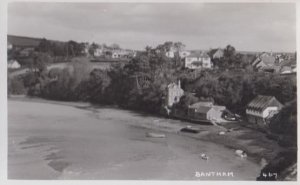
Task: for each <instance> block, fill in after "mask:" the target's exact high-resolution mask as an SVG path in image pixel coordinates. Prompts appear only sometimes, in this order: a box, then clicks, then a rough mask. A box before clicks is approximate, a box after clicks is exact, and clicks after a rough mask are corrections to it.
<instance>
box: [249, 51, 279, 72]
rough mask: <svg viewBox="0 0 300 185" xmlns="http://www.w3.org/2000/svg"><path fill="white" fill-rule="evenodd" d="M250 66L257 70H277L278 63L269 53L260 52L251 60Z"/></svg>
mask: <svg viewBox="0 0 300 185" xmlns="http://www.w3.org/2000/svg"><path fill="white" fill-rule="evenodd" d="M252 66H253V67H254V68H255V69H257V70H259V71H268V72H279V71H280V68H281V67H280V65H279V62H278V60H276V57H274V56H273V55H272V54H269V53H265V52H264V53H262V54H260V55H259V56H258V57H257V58H256V59H255V60H254V61H253V62H252Z"/></svg>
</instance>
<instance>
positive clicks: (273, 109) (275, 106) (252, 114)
mask: <svg viewBox="0 0 300 185" xmlns="http://www.w3.org/2000/svg"><path fill="white" fill-rule="evenodd" d="M282 107H283V105H282V104H281V103H280V102H279V101H278V100H277V99H276V98H275V97H274V96H262V95H258V96H257V97H255V98H254V99H253V100H252V101H251V102H250V103H249V104H248V105H247V108H246V114H247V118H248V121H249V122H250V123H253V124H255V125H258V126H260V127H266V126H267V120H268V119H270V118H271V117H272V116H273V115H275V114H277V113H278V112H279V111H280V110H281V108H282Z"/></svg>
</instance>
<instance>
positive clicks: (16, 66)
mask: <svg viewBox="0 0 300 185" xmlns="http://www.w3.org/2000/svg"><path fill="white" fill-rule="evenodd" d="M20 67H21V65H20V64H19V62H18V61H17V60H9V61H8V62H7V68H8V69H19V68H20Z"/></svg>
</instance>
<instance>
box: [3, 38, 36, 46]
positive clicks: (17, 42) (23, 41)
mask: <svg viewBox="0 0 300 185" xmlns="http://www.w3.org/2000/svg"><path fill="white" fill-rule="evenodd" d="M7 42H8V43H10V44H12V45H13V46H19V47H37V46H38V45H39V44H40V42H41V39H38V38H30V37H21V36H14V35H7Z"/></svg>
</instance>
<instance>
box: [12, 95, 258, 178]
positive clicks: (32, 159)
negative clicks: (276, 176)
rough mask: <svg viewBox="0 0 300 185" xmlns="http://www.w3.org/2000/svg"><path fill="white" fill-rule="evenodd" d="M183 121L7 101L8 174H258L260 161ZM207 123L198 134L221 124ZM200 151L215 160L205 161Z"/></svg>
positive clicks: (136, 176)
mask: <svg viewBox="0 0 300 185" xmlns="http://www.w3.org/2000/svg"><path fill="white" fill-rule="evenodd" d="M170 124H171V125H173V126H172V127H170V126H169V125H170ZM181 126H182V123H181V122H178V121H176V120H170V119H163V118H158V117H155V116H147V115H142V114H139V113H135V112H131V111H126V110H121V109H116V108H101V107H99V108H89V107H87V106H86V104H84V105H82V106H80V104H78V105H58V104H55V102H53V103H50V102H48V103H47V102H30V101H18V100H9V101H8V178H9V179H97V180H108V179H114V180H119V179H124V180H127V179H132V180H255V178H256V177H257V176H258V174H259V172H260V169H261V167H260V166H259V165H258V164H256V163H254V162H253V161H251V160H249V159H241V158H239V157H237V156H235V154H234V149H229V148H226V147H224V146H222V145H218V144H214V143H212V142H208V141H201V140H198V139H197V138H191V137H187V136H186V135H185V134H176V130H178V128H180V127H181ZM206 127H207V128H208V129H207V130H208V131H207V130H206V129H204V128H205V127H202V128H203V132H202V133H200V134H199V135H200V136H201V134H203V136H204V135H205V134H207V133H208V132H211V131H214V130H215V131H217V129H218V128H215V127H212V126H206ZM158 128H159V129H158ZM172 129H173V130H172ZM147 132H159V133H164V134H165V135H166V138H149V137H146V133H147ZM201 153H205V154H207V155H208V156H209V160H203V159H201V157H200V155H201ZM196 172H204V173H205V172H232V174H233V177H232V176H231V175H230V176H224V175H222V176H210V177H207V176H206V177H204V176H202V177H200V178H199V177H196V176H195V173H196Z"/></svg>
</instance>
